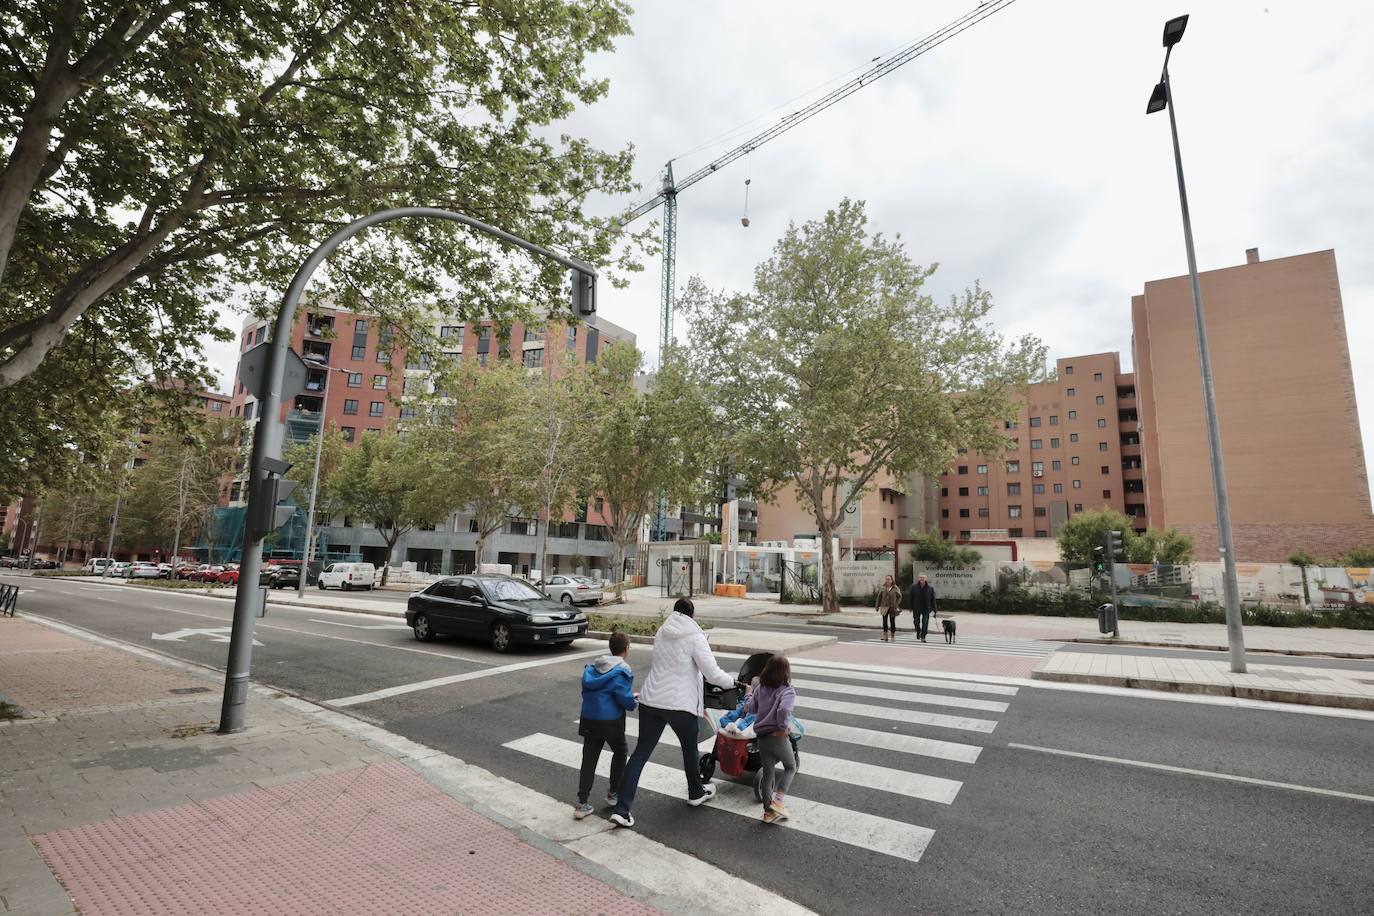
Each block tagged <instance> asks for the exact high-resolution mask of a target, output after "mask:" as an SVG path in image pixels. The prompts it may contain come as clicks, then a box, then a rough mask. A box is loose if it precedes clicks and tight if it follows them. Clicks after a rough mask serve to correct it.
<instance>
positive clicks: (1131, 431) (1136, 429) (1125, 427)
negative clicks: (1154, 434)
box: [1116, 420, 1140, 444]
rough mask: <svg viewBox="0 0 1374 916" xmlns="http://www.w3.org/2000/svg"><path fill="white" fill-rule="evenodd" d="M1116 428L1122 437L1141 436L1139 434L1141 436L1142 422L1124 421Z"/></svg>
mask: <svg viewBox="0 0 1374 916" xmlns="http://www.w3.org/2000/svg"><path fill="white" fill-rule="evenodd" d="M1116 428H1117V431H1118V432H1119V433H1121V435H1122V436H1127V435H1139V434H1140V421H1139V420H1122V421H1121V422H1120V423H1118V424H1117V426H1116ZM1123 444H1124V443H1123Z"/></svg>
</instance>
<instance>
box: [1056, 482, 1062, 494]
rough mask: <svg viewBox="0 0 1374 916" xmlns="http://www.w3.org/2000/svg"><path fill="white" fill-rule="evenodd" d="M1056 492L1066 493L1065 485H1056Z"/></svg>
mask: <svg viewBox="0 0 1374 916" xmlns="http://www.w3.org/2000/svg"><path fill="white" fill-rule="evenodd" d="M1054 492H1056V493H1063V492H1064V485H1063V484H1062V483H1057V484H1055V485H1054Z"/></svg>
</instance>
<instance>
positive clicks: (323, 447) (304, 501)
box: [282, 426, 348, 557]
mask: <svg viewBox="0 0 1374 916" xmlns="http://www.w3.org/2000/svg"><path fill="white" fill-rule="evenodd" d="M320 436H321V433H316V434H315V435H313V436H311V437H310V438H309V439H307V440H306V441H305V442H293V443H291V444H289V445H287V446H286V448H285V449H284V450H283V453H282V459H283V460H284V461H285V462H286V463H287V464H289V465H291V467H292V468H293V475H292V476H293V477H295V478H296V479H297V480H299V481H300V482H301V485H300V488H299V489H298V490H297V491H296V493H295V494H294V497H295V501H296V503H297V504H299V505H301V506H304V507H307V508H308V507H309V505H310V481H311V477H312V475H313V474H314V473H315V451H316V448H319V450H320V477H319V482H318V484H317V486H316V487H315V521H314V525H313V528H312V532H311V540H313V541H318V539H319V536H320V527H321V526H320V520H321V519H324V520H326V523H327V521H328V520H329V519H331V518H333V517H334V516H335V515H337V514H338V513H340V512H342V511H343V505H342V503H340V501H339V498H338V495H337V493H336V492H335V487H334V479H335V477H336V475H337V473H338V469H339V466H340V465H341V464H343V459H344V454H345V452H346V450H347V448H348V445H347V443H346V442H345V441H344V437H343V433H342V432H341V431H340V430H339V428H338V426H331V427H330V428H329V429H327V430H325V431H324V433H323V436H324V441H323V442H322V443H321V442H320ZM301 550H302V552H303V554H304V555H305V556H306V557H309V556H310V555H311V550H310V545H309V544H303V545H301ZM320 555H321V556H323V555H324V551H320Z"/></svg>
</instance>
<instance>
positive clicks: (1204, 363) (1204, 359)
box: [1164, 56, 1245, 674]
mask: <svg viewBox="0 0 1374 916" xmlns="http://www.w3.org/2000/svg"><path fill="white" fill-rule="evenodd" d="M1164 95H1165V102H1166V107H1167V108H1168V109H1169V133H1170V134H1171V135H1172V137H1173V141H1174V169H1175V171H1176V172H1177V173H1178V204H1179V208H1180V209H1181V210H1182V211H1183V241H1184V244H1185V246H1186V247H1187V249H1188V279H1189V280H1190V281H1191V283H1192V287H1193V316H1194V318H1195V319H1196V321H1197V352H1198V361H1199V362H1200V364H1201V367H1202V400H1203V404H1204V406H1205V407H1206V410H1207V447H1208V451H1209V452H1210V453H1211V459H1212V493H1213V495H1214V496H1215V498H1216V504H1217V546H1218V547H1219V548H1220V551H1221V581H1222V589H1223V591H1224V592H1225V601H1226V640H1227V643H1228V646H1229V650H1230V656H1231V670H1232V671H1233V672H1235V673H1237V674H1244V673H1245V636H1244V634H1243V633H1242V632H1241V616H1240V585H1239V583H1238V582H1237V580H1236V551H1235V542H1234V541H1233V540H1232V538H1231V502H1230V499H1229V497H1228V496H1227V493H1226V470H1225V468H1224V467H1223V466H1222V461H1221V426H1220V425H1219V424H1218V422H1217V399H1216V391H1215V390H1214V388H1213V385H1212V357H1211V353H1210V351H1209V350H1208V347H1207V323H1206V321H1205V320H1204V318H1203V313H1202V286H1201V284H1200V283H1199V282H1198V275H1197V254H1196V253H1195V252H1194V251H1193V224H1192V220H1191V219H1190V218H1189V216H1188V191H1187V189H1186V188H1185V187H1184V183H1183V154H1182V153H1181V152H1180V151H1179V146H1178V122H1177V121H1176V120H1175V118H1174V92H1173V87H1172V86H1171V85H1170V82H1169V60H1168V57H1167V56H1166V57H1165V60H1164Z"/></svg>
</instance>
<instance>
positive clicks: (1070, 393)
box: [1068, 388, 1078, 397]
mask: <svg viewBox="0 0 1374 916" xmlns="http://www.w3.org/2000/svg"><path fill="white" fill-rule="evenodd" d="M1068 394H1069V397H1073V396H1074V395H1076V394H1078V392H1077V391H1074V390H1073V389H1072V388H1070V389H1069V391H1068Z"/></svg>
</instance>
